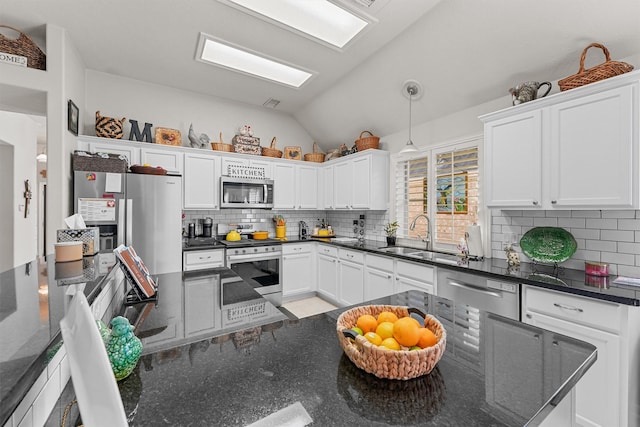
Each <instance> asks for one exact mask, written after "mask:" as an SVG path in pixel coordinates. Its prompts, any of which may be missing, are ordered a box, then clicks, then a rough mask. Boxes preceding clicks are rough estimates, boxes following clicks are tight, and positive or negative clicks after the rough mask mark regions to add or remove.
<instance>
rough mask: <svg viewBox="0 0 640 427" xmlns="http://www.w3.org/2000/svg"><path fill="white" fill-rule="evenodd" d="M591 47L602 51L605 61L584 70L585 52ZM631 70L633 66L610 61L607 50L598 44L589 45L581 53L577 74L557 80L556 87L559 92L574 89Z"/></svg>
mask: <svg viewBox="0 0 640 427" xmlns="http://www.w3.org/2000/svg"><path fill="white" fill-rule="evenodd" d="M591 47H597V48H600V49H602V51H603V52H604V57H605V61H604V63H602V64H600V65H596V66H595V67H592V68H589V69H588V70H585V69H584V60H585V58H586V56H587V50H588V49H589V48H591ZM631 70H633V65H630V64H627V63H626V62H618V61H612V60H611V56H609V49H607V48H606V47H604V46H603V45H601V44H600V43H591V44H590V45H589V46H587V47H585V48H584V50H583V51H582V55H581V56H580V69H579V70H578V73H577V74H574V75H572V76H569V77H565V78H564V79H562V80H558V86H560V90H561V91H565V90H569V89H575V88H577V87H580V86H584V85H587V84H589V83H595V82H597V81H600V80H604V79H608V78H609V77H615V76H619V75H620V74H624V73H628V72H629V71H631Z"/></svg>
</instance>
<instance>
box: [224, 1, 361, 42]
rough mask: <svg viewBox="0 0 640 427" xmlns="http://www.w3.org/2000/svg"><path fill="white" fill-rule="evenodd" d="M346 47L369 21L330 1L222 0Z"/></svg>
mask: <svg viewBox="0 0 640 427" xmlns="http://www.w3.org/2000/svg"><path fill="white" fill-rule="evenodd" d="M221 1H223V2H225V3H231V4H235V5H238V6H241V7H244V8H246V9H249V10H251V11H253V12H256V13H257V14H259V15H262V16H264V17H267V18H270V19H272V20H274V21H276V22H278V23H281V24H284V25H286V26H287V27H290V28H293V29H294V30H297V31H300V32H302V33H304V34H306V35H309V36H311V37H314V38H316V39H320V40H322V41H324V42H325V43H329V44H330V45H333V46H335V47H338V48H343V47H344V46H345V45H346V44H347V43H349V41H350V40H351V39H353V38H354V37H355V36H356V35H357V34H358V33H359V32H360V31H362V30H363V29H364V28H365V27H366V26H367V25H368V24H369V23H368V22H367V21H365V20H364V19H362V18H360V17H359V16H356V15H354V14H352V13H350V12H348V11H347V10H345V9H343V8H341V7H339V6H337V5H335V4H334V3H332V2H330V1H328V0H221Z"/></svg>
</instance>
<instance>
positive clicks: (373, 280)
mask: <svg viewBox="0 0 640 427" xmlns="http://www.w3.org/2000/svg"><path fill="white" fill-rule="evenodd" d="M365 266H366V268H365V271H364V299H365V301H369V300H372V299H376V298H382V297H385V296H388V295H392V294H393V293H394V285H393V283H394V280H393V258H390V257H383V256H377V255H372V254H366V255H365Z"/></svg>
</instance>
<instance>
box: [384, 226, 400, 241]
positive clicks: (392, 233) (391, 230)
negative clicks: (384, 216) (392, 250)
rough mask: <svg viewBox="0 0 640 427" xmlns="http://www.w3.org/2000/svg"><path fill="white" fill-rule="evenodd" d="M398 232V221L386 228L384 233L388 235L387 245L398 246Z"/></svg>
mask: <svg viewBox="0 0 640 427" xmlns="http://www.w3.org/2000/svg"><path fill="white" fill-rule="evenodd" d="M397 231H398V221H393V222H390V223H388V224H387V225H385V226H384V232H385V233H386V234H387V245H388V246H394V245H395V244H396V232H397Z"/></svg>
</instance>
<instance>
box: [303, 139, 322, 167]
mask: <svg viewBox="0 0 640 427" xmlns="http://www.w3.org/2000/svg"><path fill="white" fill-rule="evenodd" d="M304 161H305V162H316V163H322V162H324V153H321V152H320V147H318V144H316V143H315V142H314V143H313V153H307V154H305V155H304Z"/></svg>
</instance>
